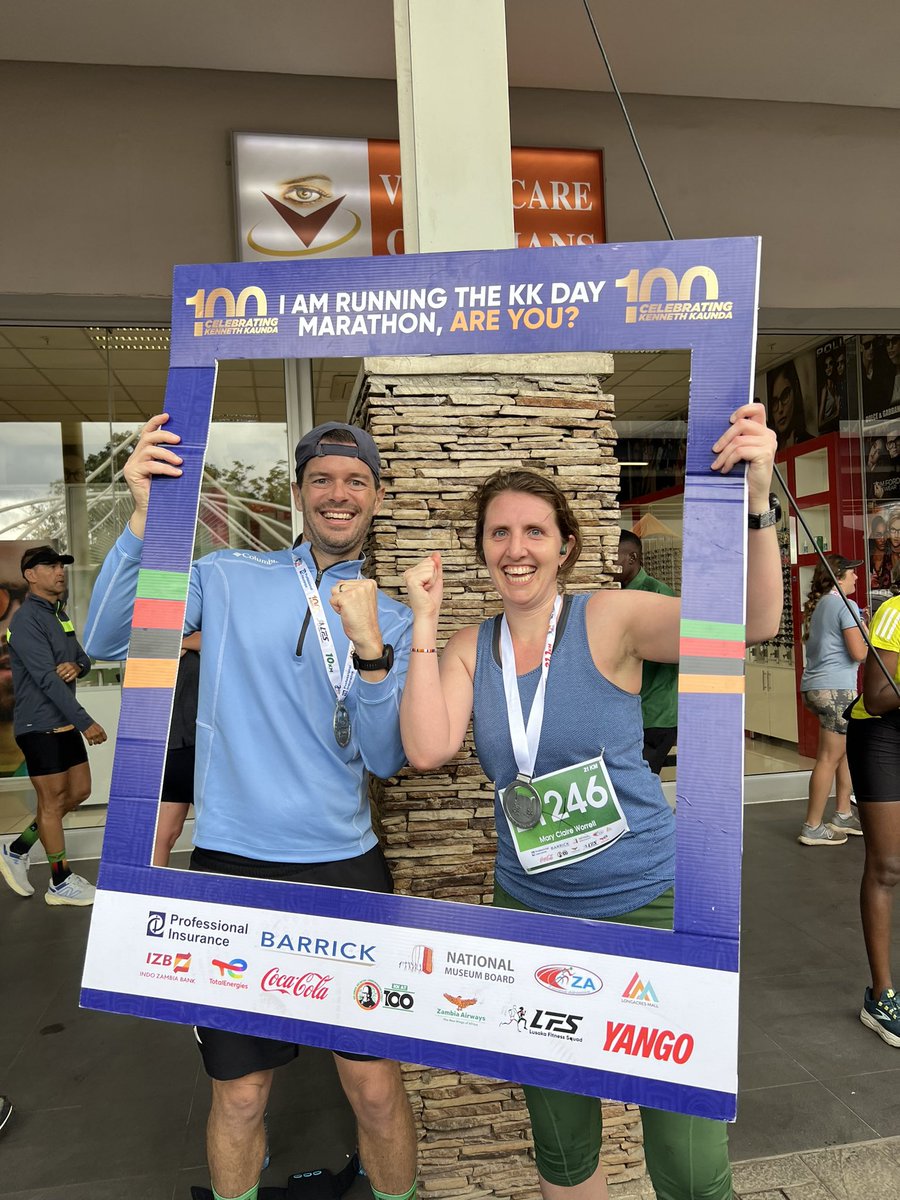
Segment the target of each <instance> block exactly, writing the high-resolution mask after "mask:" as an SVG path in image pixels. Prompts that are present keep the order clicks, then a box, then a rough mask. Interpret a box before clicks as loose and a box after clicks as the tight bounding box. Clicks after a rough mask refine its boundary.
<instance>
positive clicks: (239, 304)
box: [185, 286, 278, 337]
mask: <svg viewBox="0 0 900 1200" xmlns="http://www.w3.org/2000/svg"><path fill="white" fill-rule="evenodd" d="M251 302H252V304H253V307H254V308H255V310H256V312H255V314H253V315H248V313H247V306H248V305H249V304H250V303H251ZM185 304H186V305H187V306H188V308H193V310H194V337H210V336H212V337H224V336H226V335H230V334H243V333H277V332H278V318H277V317H270V316H269V304H268V301H267V300H266V293H265V292H264V291H263V290H262V288H260V287H255V286H254V287H245V288H244V290H243V291H242V292H240V293H239V294H238V296H237V298H235V295H234V292H232V291H231V289H230V288H225V287H217V288H213V290H212V291H211V292H210V293H209V294H208V295H207V292H206V288H199V289H198V290H197V291H196V292H194V294H193V296H188V297H187V298H186V300H185Z"/></svg>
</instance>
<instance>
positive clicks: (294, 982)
mask: <svg viewBox="0 0 900 1200" xmlns="http://www.w3.org/2000/svg"><path fill="white" fill-rule="evenodd" d="M333 979H334V976H333V975H320V974H319V972H318V971H307V972H306V974H304V975H282V974H281V973H280V972H279V970H278V968H277V967H273V968H272V969H271V971H266V973H265V975H263V977H262V981H261V982H260V985H259V986H260V987H261V988H262V990H263V991H264V992H280V993H281V994H282V996H302V997H303V998H304V999H306V1000H324V999H325V997H326V996H327V995H328V984H329V983H331V981H332V980H333Z"/></svg>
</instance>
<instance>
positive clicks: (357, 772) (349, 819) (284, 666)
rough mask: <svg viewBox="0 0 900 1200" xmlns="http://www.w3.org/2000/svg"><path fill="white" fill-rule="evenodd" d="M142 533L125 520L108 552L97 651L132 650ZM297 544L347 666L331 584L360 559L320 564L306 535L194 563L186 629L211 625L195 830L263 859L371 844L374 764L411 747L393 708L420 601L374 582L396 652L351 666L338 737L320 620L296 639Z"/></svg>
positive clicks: (98, 594)
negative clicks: (383, 669)
mask: <svg viewBox="0 0 900 1200" xmlns="http://www.w3.org/2000/svg"><path fill="white" fill-rule="evenodd" d="M141 546H142V542H141V541H140V539H139V538H137V537H135V535H134V534H133V533H132V532H131V531H130V529H127V528H126V529H125V531H124V532H123V534H122V535H121V537H120V538H119V540H118V541H117V542H116V544H115V546H114V547H113V549H112V550H111V551H110V553H109V554H108V555H107V558H106V561H105V562H104V564H103V567H102V569H101V572H100V575H99V577H98V579H97V582H96V584H95V586H94V592H93V595H92V597H91V604H90V610H89V612H88V620H87V626H86V633H85V644H86V646H87V647H88V650H89V653H91V654H92V655H93V657H95V658H106V659H117V658H124V657H125V654H126V652H127V646H128V637H129V634H130V627H131V614H132V609H133V606H134V599H135V593H136V590H137V579H138V569H139V563H140V554H141ZM294 557H299V558H301V559H302V560H303V561H304V562H305V563H306V564H307V566H308V567H309V568H310V570H311V571H312V572H313V574H314V575H316V578H317V587H318V589H319V593H320V595H321V596H322V601H323V607H324V610H325V612H326V615H327V618H328V625H329V628H330V630H331V636H332V638H333V640H334V645H335V649H336V651H337V656H338V662H339V663H340V665H341V666H343V663H344V659H345V656H346V653H347V647H348V641H347V638H346V636H345V634H344V631H343V628H342V627H341V623H340V619H339V618H338V616H337V614H336V613H335V612H334V611H333V610H332V609H331V606H330V604H329V602H328V597H329V595H330V593H331V589H332V588H333V587H334V585H335V584H336V583H339V582H340V581H341V580H347V579H356V578H357V575H358V572H359V567H360V563H359V560H353V561H349V562H340V563H336V564H335V565H334V566H332V567H329V568H327V569H326V570H325V571H323V572H322V573H321V575H318V574H317V567H316V563H315V561H314V559H313V557H312V554H311V552H310V548H309V544H308V543H307V542H303V543H301V544H300V545H299V546H297V547H296V548H295V549H293V550H277V551H272V552H260V553H257V552H253V551H247V550H219V551H216V552H215V553H214V554H210V555H208V556H207V557H205V558H202V559H200V560H198V561H197V562H195V563H194V565H193V567H192V569H191V578H190V585H189V589H188V599H187V608H186V612H185V632H191V631H193V630H195V629H202V632H203V649H202V652H201V655H200V705H199V711H198V717H197V748H196V772H195V788H194V794H195V803H196V810H197V812H196V824H195V829H194V842H195V844H196V845H197V846H202V847H203V848H205V849H207V850H219V851H224V852H226V853H229V854H239V855H243V856H244V857H247V858H255V859H261V860H263V861H266V862H330V861H337V860H342V859H346V858H353V857H356V856H357V855H360V854H364V853H365V852H366V851H367V850H370V849H371V848H372V847H373V846H374V845H375V844H376V842H377V838H376V836H375V833H374V831H373V830H372V823H371V817H370V812H369V800H368V773H370V772H371V773H372V774H373V775H377V776H379V777H380V778H387V777H388V776H390V775H393V774H396V772H397V771H398V770H399V769H400V768H401V767H402V766H403V765H404V763H405V761H406V759H405V757H404V754H403V747H402V743H401V741H400V720H399V710H400V694H401V691H402V687H403V682H404V679H405V677H406V669H407V664H408V660H409V647H410V639H411V630H412V613H411V612H410V611H409V609H408V608H406V606H405V605H403V604H400V603H399V602H398V601H396V600H392V599H390V598H389V597H387V596H385V595H383V594H382V593H380V592H379V594H378V615H379V622H380V625H381V632H382V635H383V637H384V641H385V642H389V643H390V644H391V645H393V647H394V666H393V668H392V669H391V670H390V671H389V672H388V674H387V676H386V678H385V679H383V680H381V681H379V682H378V683H367V682H365V681H364V680H362V679H360V678H359V677H357V679H356V680H355V682H354V684H353V687H352V689H351V691H350V694H349V696H348V697H347V699H346V700H345V704H346V706H347V708H348V710H349V713H350V718H351V723H352V737H351V740H350V744H349V745H348V746H347V747H346V748H345V749H341V747H340V746H338V744H337V742H336V741H335V738H334V734H333V732H332V717H333V714H334V709H335V703H336V701H335V695H334V691H333V690H332V687H331V684H330V682H329V679H328V676H327V674H326V671H325V665H324V663H323V661H322V655H321V653H320V651H319V645H318V639H317V637H316V634H315V628H314V626H310V627H309V628H308V629H307V632H306V636H305V638H304V642H303V645H302V646H298V642H299V636H300V631H301V628H302V627H303V624H304V620H305V618H306V615H307V605H306V597H305V596H304V594H303V591H302V589H301V586H300V582H299V580H298V578H297V573H296V569H295V567H294V565H293V559H294ZM298 648H299V649H300V650H301V653H300V654H298V653H297V651H298Z"/></svg>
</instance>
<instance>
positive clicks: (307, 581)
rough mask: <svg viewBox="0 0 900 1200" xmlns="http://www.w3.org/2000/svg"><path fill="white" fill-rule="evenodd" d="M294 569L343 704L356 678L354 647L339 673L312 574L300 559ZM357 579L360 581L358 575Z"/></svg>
mask: <svg viewBox="0 0 900 1200" xmlns="http://www.w3.org/2000/svg"><path fill="white" fill-rule="evenodd" d="M294 567H295V568H296V571H297V578H298V579H299V580H300V586H301V587H302V588H303V594H304V595H305V596H306V603H307V606H308V607H309V615H310V617H311V618H312V622H313V624H314V625H315V627H316V633H317V634H318V635H319V650H320V651H321V653H322V661H323V662H324V663H325V670H326V671H327V672H328V679H329V682H330V683H331V686H332V689H333V690H334V695H335V699H336V700H337V702H338V704H341V703H342V701H343V699H344V697H345V696H346V695H347V693H348V692H349V691H350V688H351V687H352V686H353V680H354V679H355V678H356V667H354V665H353V645H352V643H351V644H350V645H349V646H348V647H347V660H346V662H345V663H344V671H343V674H341V673H340V672H339V671H338V664H337V651H336V650H335V648H334V639H333V638H332V636H331V630H330V629H329V628H328V622H327V621H326V619H325V610H324V609H323V607H322V597H321V596H320V595H319V593H318V592H317V591H316V584H315V580H314V579H313V576H312V572H311V571H310V569H309V567H308V566H307V565H306V563H305V562H301V561H300V559H299V558H295V559H294ZM356 578H357V579H359V575H358V574H357V576H356Z"/></svg>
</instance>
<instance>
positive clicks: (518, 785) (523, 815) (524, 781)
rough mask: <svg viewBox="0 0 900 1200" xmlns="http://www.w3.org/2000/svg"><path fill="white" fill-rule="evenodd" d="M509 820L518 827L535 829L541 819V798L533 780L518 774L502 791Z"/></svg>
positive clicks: (502, 798)
mask: <svg viewBox="0 0 900 1200" xmlns="http://www.w3.org/2000/svg"><path fill="white" fill-rule="evenodd" d="M500 803H501V804H502V805H503V811H504V812H505V813H506V817H507V820H509V821H512V823H513V825H515V826H516V827H517V828H518V829H534V827H535V825H537V823H538V821H540V819H541V798H540V796H539V795H538V793H537V789H536V788H535V787H534V785H533V784H532V782H531V780H530V779H529V778H528V777H527V776H525V775H517V776H516V778H515V779H514V780H513V781H512V783H510V784H507V786H506V787H505V788H504V789H503V791H502V792H501V793H500Z"/></svg>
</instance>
